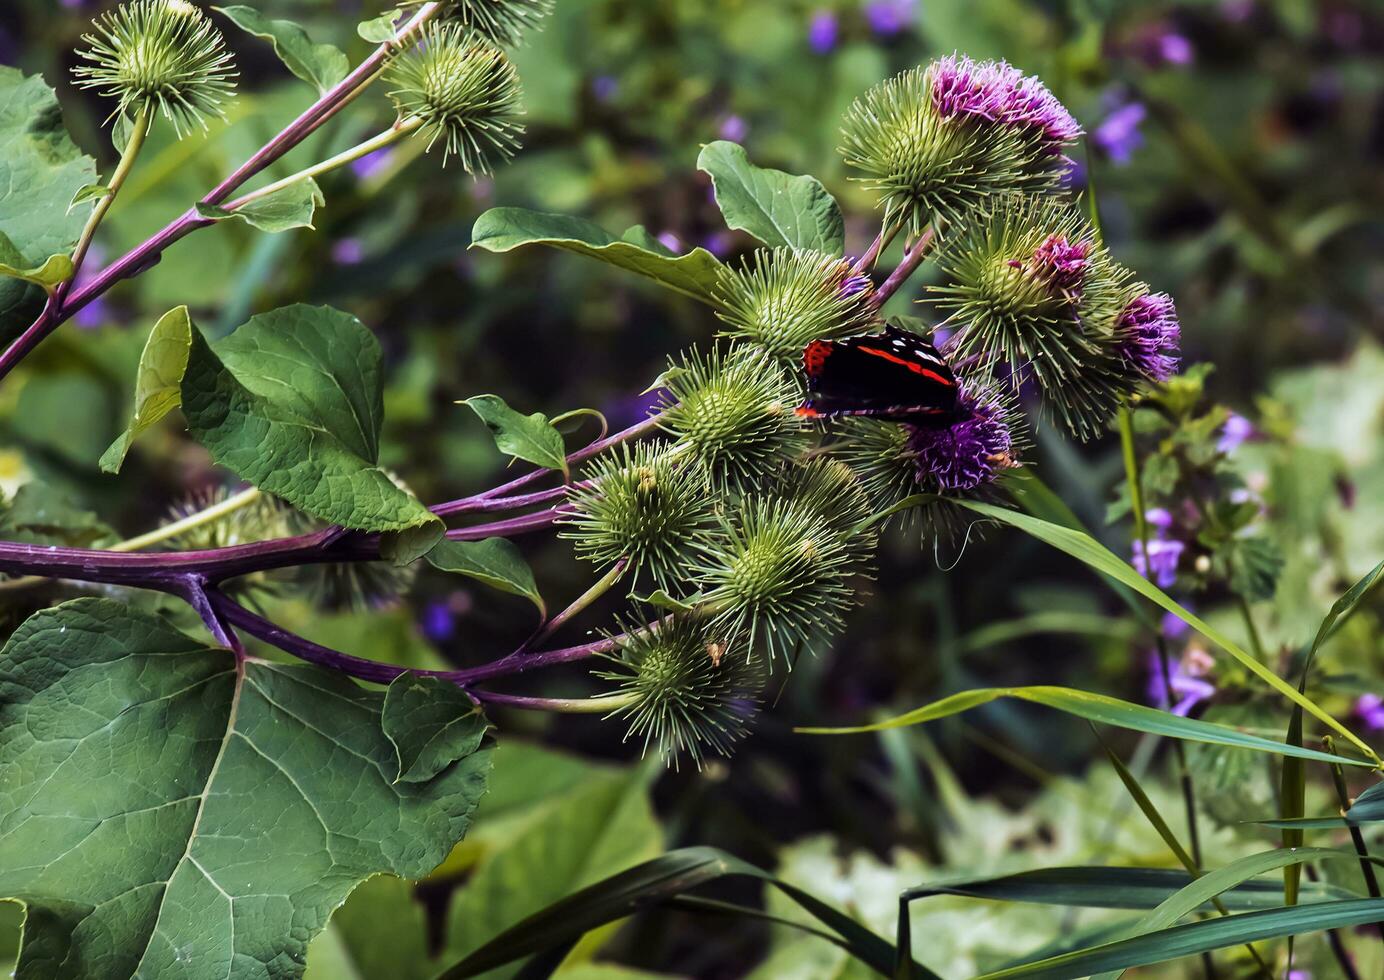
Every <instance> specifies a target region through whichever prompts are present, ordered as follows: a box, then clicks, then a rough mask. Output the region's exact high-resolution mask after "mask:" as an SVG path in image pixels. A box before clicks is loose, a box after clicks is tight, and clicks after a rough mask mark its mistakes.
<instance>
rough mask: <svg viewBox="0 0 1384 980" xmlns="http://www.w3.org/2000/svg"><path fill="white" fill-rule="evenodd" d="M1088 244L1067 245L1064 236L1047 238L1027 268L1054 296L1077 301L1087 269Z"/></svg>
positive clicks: (1070, 243)
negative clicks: (1049, 288) (1057, 295)
mask: <svg viewBox="0 0 1384 980" xmlns="http://www.w3.org/2000/svg"><path fill="white" fill-rule="evenodd" d="M1090 252H1091V243H1090V242H1070V241H1068V240H1067V236H1066V235H1049V236H1048V237H1047V238H1045V239H1043V244H1041V245H1039V246H1038V248H1037V249H1036V250H1035V251H1034V253H1033V258H1032V260H1031V261H1030V262H1029V267H1030V268H1031V269H1032V270H1033V273H1034V275H1035V276H1037V277H1038V278H1039V279H1041V280H1043V281H1044V282H1046V283H1047V284H1048V285H1049V286H1050V287H1052V290H1053V292H1055V293H1061V294H1062V295H1063V296H1068V297H1072V298H1076V297H1078V296H1080V295H1081V283H1082V280H1083V279H1084V278H1085V277H1086V267H1087V266H1088V265H1090V261H1089V260H1088V259H1087V256H1088V255H1089V254H1090Z"/></svg>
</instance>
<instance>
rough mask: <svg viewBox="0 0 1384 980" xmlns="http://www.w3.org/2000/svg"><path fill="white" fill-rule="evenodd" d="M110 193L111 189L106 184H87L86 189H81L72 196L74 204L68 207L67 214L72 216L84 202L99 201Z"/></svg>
mask: <svg viewBox="0 0 1384 980" xmlns="http://www.w3.org/2000/svg"><path fill="white" fill-rule="evenodd" d="M110 192H111V189H110V188H109V187H107V186H106V185H105V184H87V185H86V186H85V187H79V188H78V189H77V193H76V194H73V195H72V203H70V204H69V205H68V206H67V213H68V214H71V213H72V209H73V208H75V207H76V206H77V205H79V204H81V203H83V202H84V201H94V200H97V199H98V198H102V197H105V196H106V195H107V194H109V193H110Z"/></svg>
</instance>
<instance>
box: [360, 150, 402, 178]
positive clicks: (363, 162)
mask: <svg viewBox="0 0 1384 980" xmlns="http://www.w3.org/2000/svg"><path fill="white" fill-rule="evenodd" d="M393 153H394V150H393V148H392V147H388V146H382V147H380V148H379V149H378V150H371V151H370V152H369V153H367V154H365V156H363V157H361V158H360V159H359V160H352V161H351V173H353V174H355V175H356V179H357V180H364V179H365V178H367V177H369V176H370V175H371V174H373V173H374V172H375V171H377V170H379V169H380V168H381V167H383V166H384V165H385V164H387V163H389V160H390V157H391V156H392V155H393Z"/></svg>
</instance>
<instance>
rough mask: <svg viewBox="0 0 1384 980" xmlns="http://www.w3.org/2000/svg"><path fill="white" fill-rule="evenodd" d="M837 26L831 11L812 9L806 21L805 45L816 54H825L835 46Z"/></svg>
mask: <svg viewBox="0 0 1384 980" xmlns="http://www.w3.org/2000/svg"><path fill="white" fill-rule="evenodd" d="M837 26H838V25H837V22H836V14H835V13H834V12H833V11H830V10H815V11H813V12H812V16H811V17H810V18H809V19H808V22H807V46H808V47H809V48H811V49H812V50H813V51H815V52H817V53H818V54H827V53H828V52H829V51H831V50H832V49H833V48H835V47H836V34H837Z"/></svg>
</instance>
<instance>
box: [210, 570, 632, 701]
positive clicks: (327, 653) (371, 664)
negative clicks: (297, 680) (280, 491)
mask: <svg viewBox="0 0 1384 980" xmlns="http://www.w3.org/2000/svg"><path fill="white" fill-rule="evenodd" d="M209 595H210V599H211V605H212V607H213V608H214V609H215V611H216V612H217V614H219V615H220V617H221V618H222V619H223V620H225V622H227V623H229V624H230V625H232V626H235V627H237V628H239V629H242V630H244V631H245V632H246V633H249V634H250V635H251V636H256V637H259V638H260V639H261V640H263V641H264V642H266V643H269V644H272V645H274V646H276V647H278V648H279V649H280V650H283V651H284V652H285V653H289V654H292V655H293V656H295V657H297V658H298V659H299V660H305V661H307V662H308V663H311V664H316V665H317V666H319V667H325V668H327V669H328V670H335V671H338V672H340V673H343V674H349V675H350V676H351V677H358V678H360V679H361V680H365V681H372V682H374V683H376V684H388V683H389V682H390V681H392V680H393V679H394V678H396V677H398V676H399V675H400V674H403V673H414V674H418V675H420V676H422V677H437V678H440V679H441V680H444V681H450V682H451V683H453V684H456V685H458V686H460V687H465V688H469V687H470V686H471V685H472V684H478V683H480V682H481V681H486V680H492V679H494V678H497V677H509V676H512V675H514V674H522V673H525V672H526V671H530V670H536V669H538V668H540V667H550V666H552V665H553V664H563V663H571V662H572V661H574V660H585V659H586V658H588V657H594V656H597V655H598V654H602V653H609V652H610V651H612V650H614V649H615V648H616V647H618V646H619V645H620V642H621V641H622V640H623V639H624V636H623V635H621V636H611V637H605V638H603V639H600V640H596V641H593V642H591V643H583V644H581V645H580V646H574V647H564V648H562V649H559V650H546V651H543V652H541V653H523V652H515V653H511V654H509V655H508V656H505V657H501V658H500V659H499V660H495V661H492V662H491V663H488V664H482V665H480V666H479V667H469V668H464V669H461V670H407V669H406V668H403V667H399V666H397V665H395V664H385V663H380V662H379V661H376V660H366V659H365V658H364V657H355V656H352V655H351V654H349V653H342V652H341V651H340V650H333V649H332V648H331V647H324V646H322V644H320V643H314V642H312V641H311V640H309V639H307V638H306V637H303V636H299V635H298V634H297V633H294V632H292V631H291V630H286V629H284V628H283V627H281V626H278V625H276V624H275V623H273V622H271V621H269V620H267V619H265V618H264V617H263V616H260V615H258V614H256V613H253V612H251V611H250V610H248V609H246V608H245V607H244V606H242V605H241V604H240V603H238V602H236V601H235V600H234V599H231V598H230V597H228V596H226V595H225V594H224V593H220V592H211V593H209Z"/></svg>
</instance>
